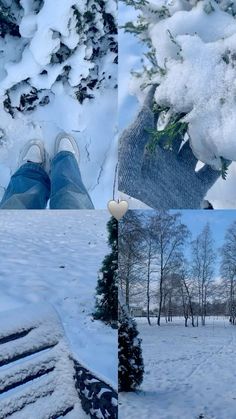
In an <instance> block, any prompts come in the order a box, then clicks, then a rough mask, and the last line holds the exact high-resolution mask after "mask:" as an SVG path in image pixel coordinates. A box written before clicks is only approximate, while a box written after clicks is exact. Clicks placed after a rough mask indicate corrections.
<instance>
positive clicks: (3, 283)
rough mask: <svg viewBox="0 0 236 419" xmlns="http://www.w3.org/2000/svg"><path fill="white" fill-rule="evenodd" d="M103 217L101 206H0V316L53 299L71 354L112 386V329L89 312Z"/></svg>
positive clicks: (103, 238)
mask: <svg viewBox="0 0 236 419" xmlns="http://www.w3.org/2000/svg"><path fill="white" fill-rule="evenodd" d="M108 220H109V214H108V212H107V211H102V210H99V211H75V212H74V211H33V212H31V211H27V212H21V211H1V212H0V229H1V231H2V233H3V232H4V234H2V243H1V249H0V257H1V266H0V318H2V319H5V312H6V310H9V309H13V308H18V307H23V306H25V305H27V304H33V305H35V307H37V306H36V304H42V303H45V302H47V303H50V304H52V306H53V307H54V308H55V309H56V311H57V312H58V314H59V317H60V319H61V321H62V324H63V326H64V329H65V334H66V336H67V338H68V340H69V346H70V348H71V351H72V352H73V354H74V356H75V358H76V359H78V361H79V362H81V363H82V364H84V365H85V366H87V367H88V368H89V369H91V370H92V371H94V372H95V373H96V374H98V375H99V377H101V378H104V379H105V380H106V381H108V382H110V383H111V384H112V385H113V386H116V384H117V377H116V376H117V332H116V331H115V330H113V329H111V328H110V327H109V326H106V325H104V324H103V323H102V322H100V321H93V318H92V312H93V310H94V303H95V288H96V285H97V272H98V270H99V269H100V267H101V263H102V260H103V258H104V256H105V255H106V254H107V253H109V248H108V246H107V231H106V223H107V221H108ZM32 315H33V313H32ZM15 321H16V325H15V326H16V327H17V319H16V320H15ZM30 321H31V319H29V322H30ZM31 333H32V334H35V335H36V334H37V332H36V331H32V332H31ZM28 339H29V337H27V336H26V337H25V338H23V339H22V341H25V345H27V344H28V343H27V340H28ZM41 339H42V340H43V339H44V338H43V336H42V337H41ZM52 339H54V337H53V335H52ZM22 344H23V343H22Z"/></svg>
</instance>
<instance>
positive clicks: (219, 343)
mask: <svg viewBox="0 0 236 419" xmlns="http://www.w3.org/2000/svg"><path fill="white" fill-rule="evenodd" d="M136 320H137V323H138V329H139V331H140V337H141V338H142V339H143V342H142V348H143V357H144V363H145V376H144V381H143V384H142V385H141V388H140V390H139V391H137V392H135V393H121V394H120V395H119V404H120V405H119V418H120V419H127V418H129V419H135V418H137V417H139V418H140V419H146V418H150V419H156V418H158V419H179V418H181V419H190V418H196V419H199V418H200V417H201V418H202V419H234V418H235V410H236V390H235V389H236V374H235V369H234V354H235V345H236V328H235V327H233V326H232V325H230V323H229V321H228V319H224V318H208V319H207V324H206V326H205V327H198V328H197V327H194V328H193V327H191V326H189V327H187V328H185V327H184V324H183V319H180V318H177V319H174V320H173V323H169V324H165V323H164V320H163V324H162V326H160V327H158V326H156V325H155V319H153V325H152V326H151V327H150V326H148V324H147V320H146V319H136ZM201 414H202V416H200V415H201Z"/></svg>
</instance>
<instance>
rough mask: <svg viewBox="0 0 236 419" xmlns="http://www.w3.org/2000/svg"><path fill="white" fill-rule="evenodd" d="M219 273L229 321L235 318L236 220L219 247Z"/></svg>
mask: <svg viewBox="0 0 236 419" xmlns="http://www.w3.org/2000/svg"><path fill="white" fill-rule="evenodd" d="M221 257H222V258H221V273H222V276H223V278H224V284H225V287H226V289H227V297H228V298H227V299H228V309H229V317H230V322H231V323H232V324H235V319H236V299H235V298H236V221H234V223H233V224H232V225H231V226H230V227H229V228H228V230H227V232H226V235H225V242H224V245H223V246H222V248H221Z"/></svg>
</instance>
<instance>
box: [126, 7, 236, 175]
mask: <svg viewBox="0 0 236 419" xmlns="http://www.w3.org/2000/svg"><path fill="white" fill-rule="evenodd" d="M124 1H125V3H127V4H129V5H131V6H134V7H135V8H136V9H138V10H139V11H140V13H139V17H138V19H137V22H127V24H126V26H125V28H126V30H127V31H129V32H132V33H135V34H136V35H138V36H139V38H141V39H142V41H144V42H146V45H147V48H148V52H147V54H146V57H145V60H144V68H143V70H142V71H140V72H138V73H136V74H135V75H136V77H135V78H133V87H132V88H133V90H134V91H135V92H136V93H138V92H139V93H140V91H141V90H142V89H144V88H145V87H147V86H148V85H152V84H154V85H156V86H157V87H156V92H155V111H156V112H157V113H158V114H159V115H160V117H159V118H158V123H157V131H158V133H157V134H156V136H155V140H156V141H159V140H163V134H164V135H166V134H167V135H166V137H168V136H169V137H170V136H172V138H174V137H175V133H176V132H178V131H179V130H180V132H181V134H182V135H183V138H184V137H185V139H187V138H189V139H190V143H191V146H192V149H193V152H194V154H195V155H196V157H197V158H198V159H199V160H201V161H203V162H205V163H208V164H211V165H212V166H213V167H215V168H218V169H219V168H222V169H223V170H222V171H223V174H224V173H225V169H226V168H227V161H228V160H236V141H235V135H236V78H235V74H236V1H230V0H218V1H214V0H199V1H198V0H190V1H187V0H124ZM161 131H162V133H161ZM166 146H167V147H168V148H171V146H172V145H171V142H169V143H167V145H166Z"/></svg>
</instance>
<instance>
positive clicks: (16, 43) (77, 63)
mask: <svg viewBox="0 0 236 419" xmlns="http://www.w3.org/2000/svg"><path fill="white" fill-rule="evenodd" d="M20 3H21V5H22V7H23V10H22V11H21V13H22V17H21V20H20V34H21V38H16V37H13V36H9V35H7V36H6V37H5V38H0V120H1V124H0V128H1V133H3V135H1V137H2V138H1V142H0V192H1V193H0V198H1V196H2V195H3V193H4V188H6V186H7V184H8V182H9V179H10V175H12V174H13V173H14V172H15V170H16V169H17V166H18V157H19V152H20V150H21V149H22V147H23V146H24V144H25V142H26V141H28V140H29V139H32V138H38V139H42V140H43V141H44V143H45V148H46V151H47V153H48V154H49V156H50V157H51V158H52V157H53V150H54V148H53V145H54V140H55V138H56V135H57V134H58V132H61V131H65V132H68V133H70V134H72V135H73V136H74V137H75V139H76V141H77V143H78V145H79V148H80V155H81V159H80V169H81V173H82V178H83V181H84V183H85V185H86V187H87V188H88V190H89V193H90V195H91V198H92V200H93V202H94V205H95V207H96V208H105V207H106V204H107V201H108V200H109V199H111V197H112V189H113V180H114V172H115V169H114V166H115V164H116V160H117V153H116V149H117V140H116V136H115V134H116V131H117V127H116V125H117V123H116V109H117V106H116V105H117V103H116V102H117V89H116V88H115V86H116V84H117V65H116V64H115V63H114V59H115V56H116V54H115V52H112V51H110V50H108V51H106V48H107V46H105V45H107V40H104V39H103V41H101V39H102V37H103V36H104V38H105V37H108V35H106V34H105V31H104V28H103V23H102V21H101V13H100V12H99V13H98V12H96V15H97V16H96V28H97V32H96V33H95V32H94V35H93V39H91V34H90V35H88V31H89V29H90V28H89V25H88V24H86V27H85V29H84V32H83V33H79V31H78V30H77V27H76V25H77V21H76V17H75V14H74V7H75V6H76V7H77V11H79V12H78V13H81V14H82V13H85V12H87V11H88V10H90V9H89V7H91V8H92V6H93V4H92V3H93V2H92V1H91V2H90V4H87V2H86V1H78V0H64V1H63V2H59V3H58V4H57V5H56V6H55V2H54V1H53V0H45V1H44V2H43V5H42V7H41V9H40V10H39V12H38V13H35V11H34V9H33V7H34V5H33V3H32V2H29V1H26V0H22V1H21V2H20ZM108 3H109V4H108ZM104 7H105V11H106V13H111V14H112V16H113V17H115V18H116V3H115V2H114V1H109V2H105V6H104ZM92 10H93V8H92ZM89 36H90V37H89ZM113 36H114V35H113ZM87 37H88V38H87ZM114 39H115V36H114ZM63 45H64V46H65V48H69V50H70V51H71V53H70V54H69V56H68V57H67V58H66V59H64V60H63V62H60V60H59V61H58V60H57V61H56V62H52V56H53V54H55V53H56V52H58V50H59V48H60V47H61V46H63ZM97 47H99V48H100V49H101V52H100V58H99V59H98V58H95V59H93V58H92V53H93V49H94V48H97ZM65 68H67V69H70V70H69V74H68V75H67V76H65V77H66V79H65V78H64V79H60V77H62V78H63V74H64V70H65ZM92 72H94V73H92ZM90 74H91V75H92V76H91V78H92V79H93V78H94V79H96V78H97V79H98V80H99V81H98V85H97V86H95V88H94V89H92V90H91V91H90V90H89V94H91V95H93V96H94V97H93V98H92V99H88V98H86V99H84V101H83V103H82V104H81V103H80V102H79V101H78V98H77V96H76V94H77V92H78V89H79V88H78V86H79V85H80V83H81V82H82V83H83V80H86V78H87V76H88V75H90ZM58 77H59V79H58ZM27 85H28V86H27ZM32 87H34V88H36V89H37V90H38V92H39V93H38V94H39V99H42V98H43V97H45V96H48V97H49V100H50V103H49V104H47V105H44V106H40V105H37V107H36V109H34V110H30V111H27V112H24V113H23V112H22V111H21V110H19V109H18V108H19V107H20V96H21V94H23V93H29V91H30V90H31V89H32ZM20 93H21V94H20ZM7 95H9V97H10V99H11V100H12V104H14V106H15V114H14V118H12V116H11V115H10V114H9V113H7V112H6V108H4V101H5V100H6V98H7ZM16 108H17V109H16Z"/></svg>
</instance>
